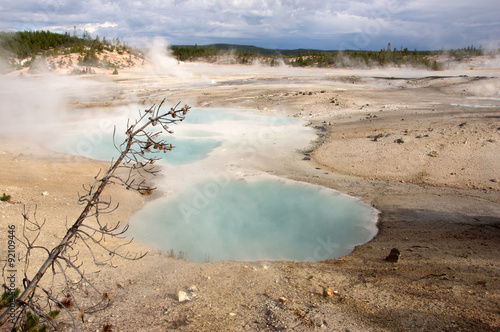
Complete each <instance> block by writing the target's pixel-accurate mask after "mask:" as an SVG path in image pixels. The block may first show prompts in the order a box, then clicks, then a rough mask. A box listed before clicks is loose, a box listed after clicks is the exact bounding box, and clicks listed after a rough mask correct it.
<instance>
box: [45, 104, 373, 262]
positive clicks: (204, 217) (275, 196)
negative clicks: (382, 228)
mask: <svg viewBox="0 0 500 332" xmlns="http://www.w3.org/2000/svg"><path fill="white" fill-rule="evenodd" d="M117 113H119V114H127V112H126V111H124V110H121V111H120V110H119V111H118V112H117ZM93 121H95V119H93ZM100 121H101V123H104V124H105V123H126V120H125V118H120V117H118V118H114V119H110V118H105V119H101V120H100ZM89 127H91V126H88V125H86V124H85V122H84V121H83V122H82V121H77V122H75V124H74V126H73V130H72V131H70V132H69V133H67V134H66V135H67V136H66V137H65V139H63V140H58V141H57V143H55V144H53V145H52V146H51V148H52V149H54V150H57V151H60V152H65V153H72V154H79V155H84V156H86V157H89V158H93V159H97V160H110V159H111V158H113V157H115V158H116V157H117V155H118V152H117V151H116V148H115V146H114V144H113V129H112V126H110V125H102V126H94V127H95V128H100V129H96V131H95V132H89V131H88V128H89ZM172 128H173V130H174V131H175V133H174V134H173V135H169V136H165V137H164V138H165V139H166V140H167V141H168V142H169V143H172V144H173V145H174V146H175V149H174V150H173V151H172V152H169V153H167V154H165V155H162V160H161V161H160V162H159V165H160V167H161V168H162V172H161V174H162V177H160V178H158V179H156V180H155V185H156V186H157V187H158V189H159V191H160V192H161V193H162V196H161V197H160V198H157V199H156V200H153V201H151V202H149V203H148V204H146V205H145V207H144V208H143V209H142V210H141V211H139V212H137V213H136V214H135V215H133V216H132V218H131V220H130V228H129V230H128V231H127V235H128V236H129V237H131V238H134V239H135V240H138V241H140V242H142V243H145V244H147V245H150V246H153V247H155V248H157V249H160V250H162V251H165V252H175V253H177V254H178V253H180V254H181V255H182V256H183V257H186V258H187V259H188V260H190V261H193V262H208V261H219V260H298V261H309V262H315V261H322V260H326V259H332V258H337V257H341V256H345V255H347V254H349V253H350V252H351V251H352V250H353V248H354V246H356V245H358V244H362V243H365V242H367V241H369V240H370V239H372V238H373V236H375V234H376V232H377V229H376V226H375V224H376V219H377V215H378V213H377V211H376V210H375V209H373V208H372V207H370V206H368V205H366V204H364V203H362V202H361V201H360V200H358V199H355V198H352V197H349V196H346V195H341V194H340V193H338V192H336V191H334V190H330V189H326V188H323V187H321V186H315V185H311V184H304V183H299V182H293V181H289V180H287V181H285V180H283V179H280V178H278V177H275V176H271V175H269V174H267V173H266V172H262V171H259V168H262V167H263V165H266V163H269V162H276V161H278V162H286V158H287V156H288V155H289V154H290V153H293V152H294V151H295V150H296V149H300V148H306V147H307V146H308V143H309V142H310V141H311V140H313V139H314V138H315V134H314V132H313V130H312V129H311V128H309V127H306V126H305V123H304V122H303V121H299V120H296V119H293V118H289V117H280V116H268V115H266V116H265V115H261V114H258V113H257V112H255V111H252V110H244V109H210V108H208V109H203V108H199V109H193V110H191V111H190V113H188V115H187V117H186V119H185V120H184V121H183V122H182V123H179V124H178V125H176V126H173V127H172ZM123 132H124V129H123V128H117V130H116V134H115V144H116V145H119V143H120V142H121V141H123V139H124V135H123V134H121V133H123Z"/></svg>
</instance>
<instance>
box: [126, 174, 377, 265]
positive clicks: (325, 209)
mask: <svg viewBox="0 0 500 332" xmlns="http://www.w3.org/2000/svg"><path fill="white" fill-rule="evenodd" d="M374 211H375V210H374V209H372V208H371V207H370V206H368V205H365V204H362V203H361V202H360V201H358V200H356V199H354V198H352V197H348V196H344V195H340V194H339V193H338V192H335V191H332V190H327V189H324V188H321V187H317V186H312V185H305V184H300V183H292V182H283V181H278V180H256V181H230V180H227V181H218V182H214V181H212V182H205V183H201V184H198V185H196V186H193V187H191V188H188V189H186V190H185V191H183V192H182V193H180V194H179V195H178V196H176V197H175V198H173V199H168V198H163V199H159V200H157V201H154V202H152V203H150V204H148V206H146V208H145V209H143V210H141V211H140V212H138V213H137V214H136V215H134V216H133V217H132V219H131V221H130V222H131V227H130V228H129V230H128V234H129V235H132V236H134V237H135V239H136V240H139V241H141V242H143V243H147V244H148V245H152V246H154V247H156V248H158V249H161V250H164V251H169V250H171V249H174V251H182V252H184V253H185V254H186V255H187V258H188V259H189V260H191V261H194V262H205V261H219V260H283V259H284V260H299V261H309V262H316V261H321V260H326V259H331V258H337V257H341V256H344V255H347V254H348V253H350V251H351V250H352V249H353V247H354V246H355V245H357V244H361V243H365V242H366V241H368V240H370V239H371V238H372V237H373V236H374V235H375V233H376V228H375V223H374V220H375V219H376V214H375V212H374Z"/></svg>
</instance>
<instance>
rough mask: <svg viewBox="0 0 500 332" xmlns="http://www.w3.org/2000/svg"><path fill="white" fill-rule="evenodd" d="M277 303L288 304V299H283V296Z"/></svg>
mask: <svg viewBox="0 0 500 332" xmlns="http://www.w3.org/2000/svg"><path fill="white" fill-rule="evenodd" d="M278 301H280V302H281V303H287V302H288V299H287V298H286V297H283V296H282V297H280V298H279V299H278Z"/></svg>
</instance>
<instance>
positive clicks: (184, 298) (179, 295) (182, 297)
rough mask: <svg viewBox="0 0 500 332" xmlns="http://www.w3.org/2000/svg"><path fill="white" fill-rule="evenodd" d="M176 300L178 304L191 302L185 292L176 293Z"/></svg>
mask: <svg viewBox="0 0 500 332" xmlns="http://www.w3.org/2000/svg"><path fill="white" fill-rule="evenodd" d="M177 299H178V300H179V302H186V301H191V298H190V297H189V296H188V294H187V293H186V292H185V291H179V292H177Z"/></svg>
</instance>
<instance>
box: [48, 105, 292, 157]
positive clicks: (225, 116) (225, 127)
mask: <svg viewBox="0 0 500 332" xmlns="http://www.w3.org/2000/svg"><path fill="white" fill-rule="evenodd" d="M122 122H123V123H122ZM296 122H297V121H296V120H294V119H290V118H282V117H270V116H261V115H256V114H255V112H254V111H251V110H233V109H194V110H191V111H190V112H189V113H188V114H187V116H186V118H185V120H184V121H183V122H179V123H177V124H175V125H172V126H171V129H173V130H174V134H173V135H169V134H163V135H162V138H163V139H165V140H166V141H167V142H168V143H171V144H173V145H174V146H175V147H176V148H174V149H173V150H172V151H170V152H168V153H166V154H157V155H156V156H157V157H161V158H162V159H163V162H165V163H168V164H171V165H180V164H187V163H192V162H194V161H198V160H203V159H205V158H206V157H207V156H208V155H209V154H210V153H211V152H212V151H213V150H214V149H216V148H217V147H219V146H221V144H222V143H223V140H226V139H227V138H226V137H225V135H226V133H227V132H228V131H231V129H232V128H234V127H235V125H241V124H242V123H249V124H251V125H253V126H257V127H258V126H261V127H265V128H267V129H268V130H271V129H269V128H272V127H276V128H282V127H284V126H286V125H289V124H294V123H296ZM102 123H105V125H103V124H102ZM125 123H126V119H119V118H117V119H116V120H114V121H112V120H110V119H105V120H92V121H85V122H82V123H78V124H76V125H75V126H74V129H73V130H69V131H68V130H65V131H64V132H61V133H59V134H58V136H57V140H56V141H54V142H53V143H52V144H50V146H49V147H50V148H51V149H53V150H55V151H58V152H63V153H69V154H73V155H80V156H85V157H88V158H92V159H96V160H111V158H113V157H114V158H116V157H117V156H118V155H119V152H118V151H117V150H116V148H115V146H114V144H113V124H117V125H122V126H123V125H125ZM118 128H119V127H118ZM212 128H216V130H212ZM124 131H125V130H124V129H123V128H122V129H121V130H119V129H118V130H117V131H116V134H115V143H116V144H117V145H119V144H121V143H122V142H123V141H124V139H125V135H124V134H123V132H124Z"/></svg>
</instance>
